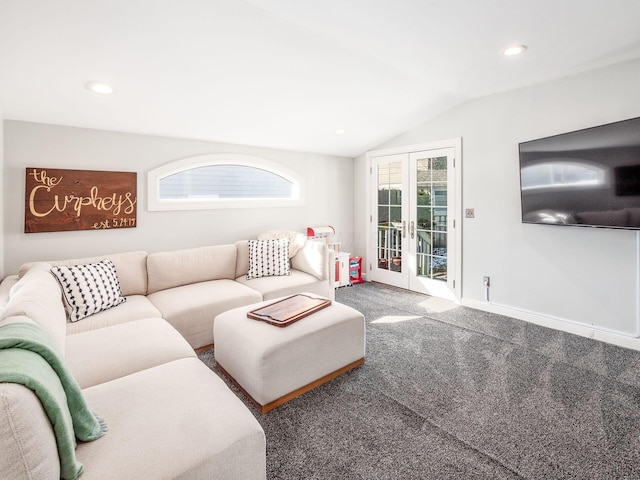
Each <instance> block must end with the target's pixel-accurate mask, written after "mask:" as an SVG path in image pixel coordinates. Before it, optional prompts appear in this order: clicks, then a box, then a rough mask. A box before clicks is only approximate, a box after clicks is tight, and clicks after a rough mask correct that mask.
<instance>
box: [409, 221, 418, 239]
mask: <svg viewBox="0 0 640 480" xmlns="http://www.w3.org/2000/svg"><path fill="white" fill-rule="evenodd" d="M415 230H416V226H415V224H414V223H413V220H411V227H410V228H409V231H410V232H411V238H413V235H414V233H415Z"/></svg>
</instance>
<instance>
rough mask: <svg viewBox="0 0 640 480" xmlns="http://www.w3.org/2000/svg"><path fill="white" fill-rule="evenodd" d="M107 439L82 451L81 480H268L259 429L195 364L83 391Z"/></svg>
mask: <svg viewBox="0 0 640 480" xmlns="http://www.w3.org/2000/svg"><path fill="white" fill-rule="evenodd" d="M84 394H85V397H86V399H87V402H88V403H89V404H90V405H91V406H92V408H94V409H95V410H96V411H99V412H100V413H101V414H102V415H103V416H104V418H105V419H106V420H107V421H108V423H109V433H108V434H107V435H105V436H104V437H102V438H101V439H100V440H98V441H96V442H90V443H82V444H79V445H78V449H77V457H78V460H79V461H80V462H82V464H83V465H84V473H83V474H82V480H96V479H109V480H111V479H114V478H122V479H124V478H135V479H136V480H152V479H153V480H156V479H159V478H172V479H201V478H208V479H220V480H222V479H224V480H246V479H255V480H260V479H264V478H265V477H266V458H265V456H266V447H265V436H264V431H263V430H262V427H261V426H260V424H259V423H258V421H257V420H256V419H255V418H254V417H253V415H252V414H251V412H250V411H249V410H248V409H247V407H245V405H244V404H243V403H242V401H241V400H239V399H238V398H237V397H236V395H235V394H234V393H233V392H232V391H231V390H230V389H229V388H228V387H227V385H226V384H225V383H224V382H223V381H222V380H221V379H220V378H219V377H218V376H217V375H216V374H214V373H213V372H212V371H211V370H209V368H207V367H206V366H205V365H204V364H203V363H202V362H200V361H199V360H198V359H196V358H185V359H181V360H176V361H174V362H170V363H166V364H163V365H160V366H157V367H153V368H150V369H147V370H143V371H141V372H138V373H134V374H132V375H127V376H126V377H122V378H119V379H117V380H113V381H111V382H107V383H103V384H100V385H96V386H94V387H90V388H87V389H85V390H84Z"/></svg>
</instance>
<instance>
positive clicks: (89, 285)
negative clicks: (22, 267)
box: [51, 260, 126, 322]
mask: <svg viewBox="0 0 640 480" xmlns="http://www.w3.org/2000/svg"><path fill="white" fill-rule="evenodd" d="M51 273H52V274H53V276H54V277H55V278H56V280H58V283H60V287H61V288H62V297H63V298H64V303H65V308H66V310H67V315H68V317H69V320H71V321H72V322H77V321H78V320H82V319H83V318H85V317H88V316H89V315H93V314H94V313H98V312H102V311H103V310H108V309H109V308H112V307H116V306H118V305H120V304H121V303H124V302H125V301H126V298H125V297H123V296H122V292H121V291H120V282H119V281H118V275H117V274H116V269H115V266H114V265H113V262H111V261H110V260H102V261H100V262H96V263H88V264H84V265H73V266H57V267H52V268H51Z"/></svg>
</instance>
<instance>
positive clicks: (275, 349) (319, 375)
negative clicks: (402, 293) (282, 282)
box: [213, 293, 365, 413]
mask: <svg viewBox="0 0 640 480" xmlns="http://www.w3.org/2000/svg"><path fill="white" fill-rule="evenodd" d="M305 295H309V296H314V297H317V295H312V294H308V293H307V294H305ZM283 298H285V297H283ZM278 300H279V299H274V300H269V301H266V302H261V303H255V304H253V305H246V306H244V307H240V308H235V309H233V310H229V311H227V312H225V313H222V314H220V315H218V316H217V317H216V318H215V321H214V322H213V331H214V335H213V337H214V338H215V346H214V351H215V358H216V361H217V362H218V366H219V367H220V368H221V369H222V371H223V372H225V373H226V374H227V375H228V376H229V377H231V378H232V379H233V380H234V381H235V383H236V384H237V385H238V386H239V387H240V388H241V389H242V390H243V391H244V392H245V393H246V394H247V395H248V396H249V398H251V400H252V401H253V402H254V403H255V404H256V405H257V406H258V408H260V410H261V412H262V413H266V412H268V411H269V410H272V409H274V408H276V407H277V406H279V405H282V404H283V403H285V402H287V401H289V400H291V399H293V398H295V397H297V396H299V395H302V394H303V393H305V392H307V391H309V390H311V389H312V388H315V387H317V386H319V385H322V384H323V383H325V382H328V381H329V380H331V379H333V378H335V377H337V376H338V375H341V374H343V373H345V372H347V371H349V370H351V369H353V368H355V367H357V366H359V365H362V364H363V363H364V354H365V323H364V315H362V314H361V313H360V312H358V311H357V310H354V309H353V308H351V307H348V306H346V305H342V304H341V303H337V302H335V301H334V302H333V303H332V304H331V305H330V306H329V307H326V308H323V309H322V310H319V311H317V312H315V313H313V314H311V315H309V316H308V317H306V318H303V319H302V320H299V321H297V322H295V323H292V324H291V325H288V326H286V327H278V326H274V325H270V324H268V323H266V322H263V321H260V320H252V319H250V318H247V312H249V311H251V310H254V309H256V308H260V307H261V306H263V305H268V304H270V303H273V302H276V301H278Z"/></svg>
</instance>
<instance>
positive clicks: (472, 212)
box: [464, 208, 476, 218]
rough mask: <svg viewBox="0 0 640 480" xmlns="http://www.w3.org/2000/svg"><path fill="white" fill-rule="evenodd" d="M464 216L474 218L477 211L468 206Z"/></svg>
mask: <svg viewBox="0 0 640 480" xmlns="http://www.w3.org/2000/svg"><path fill="white" fill-rule="evenodd" d="M464 216H465V217H467V218H474V217H475V216H476V211H475V209H473V208H467V209H465V211H464Z"/></svg>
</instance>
